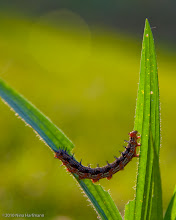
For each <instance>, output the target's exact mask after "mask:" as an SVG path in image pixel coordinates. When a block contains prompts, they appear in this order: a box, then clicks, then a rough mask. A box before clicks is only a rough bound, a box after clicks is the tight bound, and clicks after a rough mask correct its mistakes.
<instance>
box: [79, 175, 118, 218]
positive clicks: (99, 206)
mask: <svg viewBox="0 0 176 220" xmlns="http://www.w3.org/2000/svg"><path fill="white" fill-rule="evenodd" d="M76 179H77V181H78V182H79V184H80V186H81V187H82V189H83V190H84V192H85V193H86V195H87V196H88V198H89V199H90V201H91V202H92V204H94V207H96V210H97V212H98V214H99V215H100V216H101V218H102V219H106V220H122V217H121V215H120V212H119V211H118V209H117V207H116V205H115V204H114V201H113V200H112V198H111V196H110V194H109V192H107V191H105V190H104V189H103V188H102V186H100V185H95V184H93V183H92V181H91V180H88V179H85V180H79V179H78V178H76ZM90 192H91V194H90Z"/></svg>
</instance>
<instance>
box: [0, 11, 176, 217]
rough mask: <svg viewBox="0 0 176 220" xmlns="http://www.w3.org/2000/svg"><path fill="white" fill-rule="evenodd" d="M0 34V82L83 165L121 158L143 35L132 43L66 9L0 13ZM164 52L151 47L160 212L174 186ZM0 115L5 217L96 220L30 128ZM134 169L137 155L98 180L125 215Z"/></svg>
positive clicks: (167, 54) (171, 74)
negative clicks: (157, 104)
mask: <svg viewBox="0 0 176 220" xmlns="http://www.w3.org/2000/svg"><path fill="white" fill-rule="evenodd" d="M0 27H1V34H0V51H1V53H0V77H1V78H3V79H4V80H5V81H6V82H8V84H10V85H11V86H12V87H13V88H14V89H15V90H17V91H18V92H19V93H21V94H22V95H23V96H25V97H26V98H27V99H28V100H29V101H31V102H32V103H33V104H34V105H35V106H37V108H38V109H40V110H41V111H42V112H43V113H44V114H45V115H46V116H48V117H49V118H50V119H51V120H52V121H53V122H54V123H55V124H56V125H57V126H58V127H59V128H61V129H62V130H63V131H64V133H66V135H67V136H68V137H69V138H70V139H71V140H72V141H73V143H74V144H75V148H74V150H73V152H74V153H75V156H76V158H77V159H78V160H81V159H82V163H83V164H84V165H87V164H88V163H91V164H92V167H96V164H97V163H99V165H100V166H102V165H104V164H105V163H106V161H109V162H112V161H113V160H114V158H113V156H114V155H115V156H119V154H120V153H119V150H120V151H123V145H124V139H128V132H130V131H131V130H132V129H133V125H134V114H135V102H136V96H137V88H138V80H139V69H140V53H141V42H142V36H141V39H137V38H135V37H133V36H131V35H127V34H123V33H119V32H117V31H114V30H112V29H103V28H101V27H96V26H91V27H89V26H88V24H87V23H86V22H85V21H84V20H83V19H82V18H81V17H80V16H79V15H77V14H75V13H73V12H71V11H68V10H58V11H53V12H51V13H48V14H46V15H43V16H42V17H40V18H39V19H32V18H30V17H28V18H27V17H22V16H19V15H18V16H15V15H12V14H11V15H9V14H5V13H4V14H1V17H0ZM141 29H143V27H141ZM155 40H156V41H157V39H155ZM166 47H167V45H164V44H157V48H156V52H157V60H158V67H159V68H158V72H159V85H160V101H161V136H162V140H161V157H160V166H161V177H162V189H163V207H164V210H166V208H167V205H168V202H169V200H170V198H171V196H172V193H173V189H174V185H175V183H176V175H175V170H176V163H175V155H176V147H175V143H174V140H175V139H174V138H175V137H174V135H175V124H174V122H175V117H176V116H175V107H176V104H175V95H176V87H175V82H176V75H175V68H176V64H175V59H176V53H175V51H170V50H166V49H165V48H166ZM0 115H1V117H0V124H1V127H0V139H1V147H0V148H1V150H0V168H1V172H0V207H1V211H2V213H40V214H42V213H44V214H45V219H52V220H63V219H65V220H67V219H68V220H69V219H76V220H79V219H96V213H95V212H94V210H93V209H92V207H90V203H89V202H87V201H86V200H87V199H86V198H85V197H84V196H83V194H82V193H81V190H80V188H79V186H78V184H77V183H76V181H75V180H74V179H73V177H72V176H71V175H70V174H69V173H67V172H66V170H65V169H64V167H63V166H62V167H60V165H61V162H60V161H58V160H54V157H53V153H52V151H50V150H49V148H47V147H46V146H45V145H44V144H43V142H41V141H40V140H39V139H38V138H37V137H36V135H35V133H34V132H33V131H32V129H31V128H29V127H26V126H25V124H24V122H22V121H21V120H19V119H18V118H17V117H15V115H14V112H12V111H10V110H9V108H8V107H7V106H6V105H4V103H3V102H0ZM137 163H138V159H136V158H134V159H133V161H132V162H130V164H129V165H128V166H127V167H125V169H124V171H122V172H119V173H117V174H116V175H114V176H113V178H112V180H110V181H108V180H106V179H105V180H101V181H100V184H101V185H102V186H103V187H104V188H105V189H106V190H110V194H111V196H112V198H113V200H114V201H115V203H116V205H117V207H118V208H119V210H120V211H121V212H122V213H123V210H124V206H125V204H126V203H127V202H128V201H129V200H132V199H133V198H134V194H135V188H134V186H135V182H136V173H137ZM14 219H15V218H14ZM18 219H19V218H18ZM21 219H25V218H21Z"/></svg>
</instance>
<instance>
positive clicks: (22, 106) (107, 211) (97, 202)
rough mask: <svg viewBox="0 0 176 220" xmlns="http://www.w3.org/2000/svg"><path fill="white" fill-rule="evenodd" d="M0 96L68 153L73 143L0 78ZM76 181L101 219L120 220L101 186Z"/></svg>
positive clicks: (53, 145)
mask: <svg viewBox="0 0 176 220" xmlns="http://www.w3.org/2000/svg"><path fill="white" fill-rule="evenodd" d="M0 96H1V97H2V98H3V100H5V102H6V103H7V104H8V105H9V106H10V107H11V108H12V109H13V110H14V111H15V112H16V113H17V114H18V115H19V116H20V117H21V118H22V119H23V120H24V121H25V122H26V123H27V124H29V125H30V126H31V127H32V128H33V129H34V130H35V131H36V132H37V133H38V134H39V135H40V137H41V138H42V139H43V140H44V141H45V143H46V144H47V145H48V146H49V147H50V148H51V149H52V150H53V151H56V150H58V149H59V148H62V149H67V151H68V152H69V153H70V152H71V150H72V148H73V147H74V145H73V143H72V142H71V141H70V140H69V139H68V138H67V137H66V136H65V135H64V133H63V132H62V131H61V130H60V129H59V128H57V127H56V126H55V125H54V124H53V123H52V122H51V121H50V120H49V119H48V118H47V117H46V116H44V115H43V114H42V113H41V112H40V111H39V110H38V109H37V108H36V107H35V106H34V105H32V104H31V103H30V102H29V101H27V100H26V99H25V98H24V97H22V96H21V95H19V94H18V93H17V92H16V91H14V90H13V89H11V88H10V87H9V86H8V85H6V84H5V83H4V82H3V81H2V80H1V79H0ZM74 177H75V178H76V179H77V181H78V183H79V184H80V186H81V187H82V189H83V190H84V192H85V193H86V195H87V196H88V198H89V199H90V201H91V202H92V204H93V206H94V208H95V209H96V211H97V213H98V214H99V215H100V216H101V218H102V219H105V220H107V219H112V220H116V219H117V220H121V219H122V217H121V215H120V213H119V211H118V209H117V207H116V206H115V204H114V202H113V200H112V198H111V197H110V195H109V193H108V192H106V191H104V190H103V189H102V187H101V186H99V185H95V184H93V183H92V182H91V181H90V180H79V179H78V178H77V177H76V175H74Z"/></svg>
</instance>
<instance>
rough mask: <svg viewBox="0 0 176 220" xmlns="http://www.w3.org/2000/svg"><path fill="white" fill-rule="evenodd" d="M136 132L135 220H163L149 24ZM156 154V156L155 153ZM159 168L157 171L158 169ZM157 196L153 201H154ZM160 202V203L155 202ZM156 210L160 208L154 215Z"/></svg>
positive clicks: (155, 82)
mask: <svg viewBox="0 0 176 220" xmlns="http://www.w3.org/2000/svg"><path fill="white" fill-rule="evenodd" d="M134 129H135V130H137V131H138V132H139V133H140V134H141V144H142V146H141V149H140V158H139V167H138V173H139V174H138V177H137V188H136V199H135V211H134V219H136V220H137V219H150V217H151V218H152V216H155V215H157V219H162V191H161V180H160V178H156V176H157V177H159V176H160V174H159V149H160V112H159V87H158V73H157V62H156V55H155V48H154V40H153V35H152V32H151V29H150V25H149V22H148V20H146V23H145V28H144V36H143V44H142V55H141V68H140V81H139V89H138V98H137V103H136V115H135V126H134ZM154 152H155V153H154ZM156 164H157V167H155V165H156ZM152 196H154V199H151V198H152ZM158 199H160V203H159V204H156V201H157V200H158ZM153 207H157V208H156V209H155V211H154V208H153Z"/></svg>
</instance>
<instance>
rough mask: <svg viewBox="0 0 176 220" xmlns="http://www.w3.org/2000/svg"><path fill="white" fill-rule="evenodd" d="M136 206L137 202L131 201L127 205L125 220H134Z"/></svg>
mask: <svg viewBox="0 0 176 220" xmlns="http://www.w3.org/2000/svg"><path fill="white" fill-rule="evenodd" d="M134 206H135V200H133V201H129V202H128V203H127V204H126V206H125V216H124V220H133V219H134Z"/></svg>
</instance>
